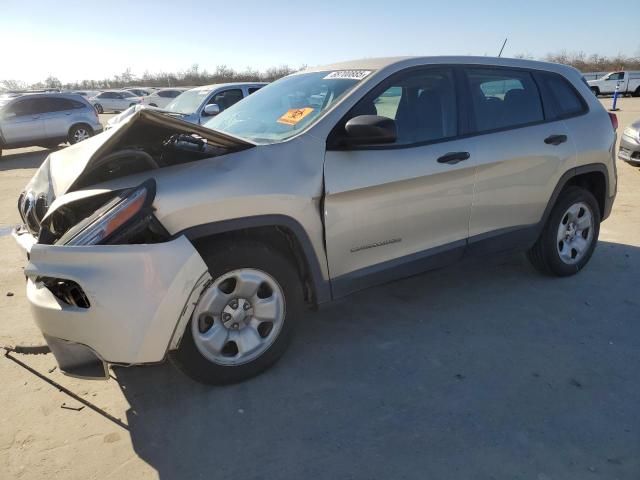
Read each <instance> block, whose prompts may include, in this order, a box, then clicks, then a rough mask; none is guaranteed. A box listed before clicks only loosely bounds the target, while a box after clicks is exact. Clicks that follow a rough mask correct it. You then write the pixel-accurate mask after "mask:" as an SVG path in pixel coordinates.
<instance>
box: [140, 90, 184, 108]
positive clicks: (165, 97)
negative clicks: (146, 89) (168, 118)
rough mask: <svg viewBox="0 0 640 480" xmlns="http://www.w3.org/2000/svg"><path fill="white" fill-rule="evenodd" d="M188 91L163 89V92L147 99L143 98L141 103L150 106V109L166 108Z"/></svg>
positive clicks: (151, 95)
mask: <svg viewBox="0 0 640 480" xmlns="http://www.w3.org/2000/svg"><path fill="white" fill-rule="evenodd" d="M186 90H188V89H187V88H163V89H161V90H157V91H155V92H153V93H151V94H150V95H147V96H146V97H141V99H142V101H141V103H142V104H143V105H148V106H150V107H160V108H164V107H166V106H167V105H169V103H171V101H172V100H173V99H174V98H176V97H177V96H178V95H180V94H181V93H182V92H185V91H186Z"/></svg>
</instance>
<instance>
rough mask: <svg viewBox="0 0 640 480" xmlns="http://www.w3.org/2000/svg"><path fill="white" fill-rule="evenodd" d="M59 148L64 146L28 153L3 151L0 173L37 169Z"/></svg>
mask: <svg viewBox="0 0 640 480" xmlns="http://www.w3.org/2000/svg"><path fill="white" fill-rule="evenodd" d="M61 148H64V146H62V145H61V146H59V147H56V148H52V149H48V148H43V149H42V150H37V151H29V152H24V151H18V152H17V153H11V150H5V151H3V152H2V157H0V172H4V171H7V170H17V169H23V168H38V167H39V166H40V165H41V164H42V162H43V161H44V159H45V158H47V156H48V155H49V154H50V153H51V152H55V151H57V150H60V149H61Z"/></svg>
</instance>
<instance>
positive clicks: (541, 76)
mask: <svg viewBox="0 0 640 480" xmlns="http://www.w3.org/2000/svg"><path fill="white" fill-rule="evenodd" d="M535 77H536V81H537V82H538V85H540V90H541V93H542V101H543V103H544V113H545V117H546V119H547V120H557V119H562V118H568V117H574V116H576V115H580V114H582V113H584V112H586V111H587V104H586V102H585V101H584V99H583V98H582V96H581V95H580V93H578V91H577V90H576V89H575V88H574V87H573V85H571V83H569V81H568V80H567V79H565V78H564V77H562V76H561V75H557V74H554V73H536V74H535Z"/></svg>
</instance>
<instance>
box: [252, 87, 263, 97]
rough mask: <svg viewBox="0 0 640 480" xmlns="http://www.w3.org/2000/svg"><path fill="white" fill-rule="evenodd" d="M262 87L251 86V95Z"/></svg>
mask: <svg viewBox="0 0 640 480" xmlns="http://www.w3.org/2000/svg"><path fill="white" fill-rule="evenodd" d="M261 88H262V87H249V95H251V94H252V93H255V92H257V91H258V90H260V89H261Z"/></svg>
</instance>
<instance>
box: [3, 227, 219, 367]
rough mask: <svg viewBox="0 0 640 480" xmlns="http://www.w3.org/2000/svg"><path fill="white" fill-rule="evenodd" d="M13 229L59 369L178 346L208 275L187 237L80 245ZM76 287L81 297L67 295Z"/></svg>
mask: <svg viewBox="0 0 640 480" xmlns="http://www.w3.org/2000/svg"><path fill="white" fill-rule="evenodd" d="M14 237H15V238H16V240H18V243H19V244H20V245H21V246H23V248H25V250H26V251H27V253H28V256H29V263H28V265H27V266H26V268H25V274H26V276H27V298H28V300H29V303H30V305H31V311H32V313H33V317H34V318H35V321H36V324H37V325H38V327H39V328H40V330H41V331H42V333H43V334H44V336H45V339H46V340H47V342H48V343H49V345H50V347H51V350H52V352H53V353H54V355H55V356H56V360H57V361H58V364H59V365H60V368H61V370H63V371H65V372H66V373H69V374H72V375H76V376H83V377H91V378H95V377H96V376H100V375H95V372H99V371H100V368H89V367H90V366H91V364H93V366H94V367H95V364H96V362H97V364H98V365H100V364H102V366H103V367H104V365H105V363H117V364H140V363H153V362H159V361H161V360H163V359H164V357H165V355H166V353H167V350H168V349H170V348H175V346H177V342H178V340H179V338H180V335H181V333H182V331H183V330H184V326H185V325H186V323H187V322H188V320H189V318H190V316H191V312H192V309H193V305H194V303H195V300H196V299H197V297H198V295H199V294H200V291H201V289H202V287H203V285H204V283H205V282H206V281H207V280H208V279H209V275H208V271H207V266H206V264H205V263H204V261H203V260H202V258H201V257H200V255H199V254H198V252H197V251H196V250H195V248H194V247H193V245H192V244H191V243H190V242H189V240H187V239H186V238H185V237H178V238H176V239H175V240H172V241H169V242H165V243H157V244H142V245H93V246H86V247H77V246H76V247H70V246H58V245H42V244H38V243H35V241H34V240H33V237H32V236H31V235H30V234H29V233H28V232H26V233H25V232H20V231H15V232H14ZM29 237H31V239H30V238H29ZM51 279H54V282H55V285H65V284H68V285H72V286H73V288H74V289H75V288H76V287H77V288H79V289H80V292H81V293H80V294H79V293H78V292H77V289H76V290H73V291H72V293H71V294H69V295H67V294H65V293H64V292H65V291H64V289H62V290H61V289H59V288H52V280H51ZM61 291H62V293H61ZM78 295H79V296H80V298H82V299H84V300H86V302H85V301H82V302H75V301H73V299H74V298H77V297H78ZM78 305H80V306H78ZM104 371H105V372H106V369H104ZM83 372H84V373H83Z"/></svg>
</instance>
